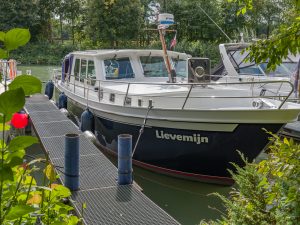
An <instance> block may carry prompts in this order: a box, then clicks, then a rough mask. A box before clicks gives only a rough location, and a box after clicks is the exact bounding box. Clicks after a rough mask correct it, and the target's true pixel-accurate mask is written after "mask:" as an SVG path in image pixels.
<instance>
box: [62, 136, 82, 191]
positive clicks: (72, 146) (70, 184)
mask: <svg viewBox="0 0 300 225" xmlns="http://www.w3.org/2000/svg"><path fill="white" fill-rule="evenodd" d="M65 186H66V187H67V188H69V189H70V190H71V191H75V190H78V189H79V135H78V134H66V135H65Z"/></svg>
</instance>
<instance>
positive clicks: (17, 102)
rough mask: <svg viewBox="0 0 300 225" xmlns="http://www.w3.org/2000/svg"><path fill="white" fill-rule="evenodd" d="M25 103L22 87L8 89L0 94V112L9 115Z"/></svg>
mask: <svg viewBox="0 0 300 225" xmlns="http://www.w3.org/2000/svg"><path fill="white" fill-rule="evenodd" d="M24 105H25V94H24V91H23V89H22V88H18V89H15V90H9V91H6V92H4V93H2V94H1V95H0V113H2V114H4V115H10V114H12V113H15V112H18V111H20V110H21V109H22V108H23V106H24Z"/></svg>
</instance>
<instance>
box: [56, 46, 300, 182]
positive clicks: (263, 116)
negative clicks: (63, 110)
mask: <svg viewBox="0 0 300 225" xmlns="http://www.w3.org/2000/svg"><path fill="white" fill-rule="evenodd" d="M167 57H168V58H169V60H170V61H169V62H170V65H171V68H172V74H171V77H170V74H169V71H168V69H167V66H166V64H165V54H164V52H163V51H161V50H91V51H79V52H72V53H70V54H69V55H67V56H66V57H65V59H64V63H63V67H62V74H61V77H60V78H59V79H56V80H55V85H56V87H57V89H58V90H59V91H60V92H64V94H65V95H66V96H67V97H68V110H69V111H71V112H78V113H77V115H78V116H80V112H82V111H83V110H84V109H85V108H86V107H88V108H89V110H90V111H91V112H92V113H93V115H94V124H95V135H96V137H97V139H98V141H99V143H100V144H101V146H102V148H103V149H105V150H107V151H109V152H110V153H113V154H117V137H118V135H119V134H123V133H129V134H131V135H132V136H133V146H135V148H134V153H133V162H134V163H135V164H136V165H139V166H141V167H144V168H147V169H150V170H153V171H156V172H160V173H164V174H168V175H173V176H177V177H183V178H187V179H195V180H201V181H206V182H212V183H222V184H231V183H232V179H231V178H230V174H229V172H228V169H232V170H234V168H233V166H232V164H231V163H232V162H233V163H236V164H237V165H240V166H242V165H243V164H244V162H243V161H242V160H241V157H240V154H239V153H238V151H240V152H241V153H242V154H243V155H244V156H245V157H246V158H248V159H249V161H252V160H253V159H255V157H256V156H257V155H258V154H259V153H260V152H261V151H262V150H263V149H264V148H265V146H266V145H267V144H268V142H269V140H268V134H267V133H266V132H265V131H264V130H263V129H266V130H268V131H270V132H273V133H277V132H278V131H279V130H280V128H281V127H282V126H283V125H284V124H285V123H287V122H291V121H294V120H296V119H297V116H298V114H299V112H300V105H299V104H295V103H291V102H286V99H287V98H288V97H289V96H290V95H291V94H292V92H293V85H292V84H291V83H290V82H287V81H264V82H211V81H210V79H207V78H206V77H205V76H202V75H203V73H206V72H205V71H206V69H207V70H209V67H210V63H209V60H208V59H201V58H190V56H189V55H187V54H185V53H179V52H170V51H169V52H167ZM56 78H57V77H56ZM266 84H272V85H275V86H277V87H278V89H280V88H281V87H282V86H283V84H284V85H287V86H289V87H290V92H289V93H288V94H287V95H285V96H282V95H281V96H276V95H274V94H269V93H265V94H264V95H261V94H260V93H261V91H262V89H263V88H262V87H263V86H264V85H266ZM237 150H238V151H237Z"/></svg>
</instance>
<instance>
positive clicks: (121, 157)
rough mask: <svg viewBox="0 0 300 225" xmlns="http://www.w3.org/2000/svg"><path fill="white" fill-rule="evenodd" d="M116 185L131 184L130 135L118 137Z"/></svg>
mask: <svg viewBox="0 0 300 225" xmlns="http://www.w3.org/2000/svg"><path fill="white" fill-rule="evenodd" d="M118 184H120V185H126V184H132V135H130V134H120V135H119V136H118Z"/></svg>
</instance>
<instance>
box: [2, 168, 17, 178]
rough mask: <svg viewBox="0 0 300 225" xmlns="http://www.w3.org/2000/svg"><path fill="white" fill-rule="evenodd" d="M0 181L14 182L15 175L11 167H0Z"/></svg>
mask: <svg viewBox="0 0 300 225" xmlns="http://www.w3.org/2000/svg"><path fill="white" fill-rule="evenodd" d="M0 180H2V181H5V180H11V181H13V180H14V175H13V172H12V169H11V168H10V167H7V166H4V167H0Z"/></svg>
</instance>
